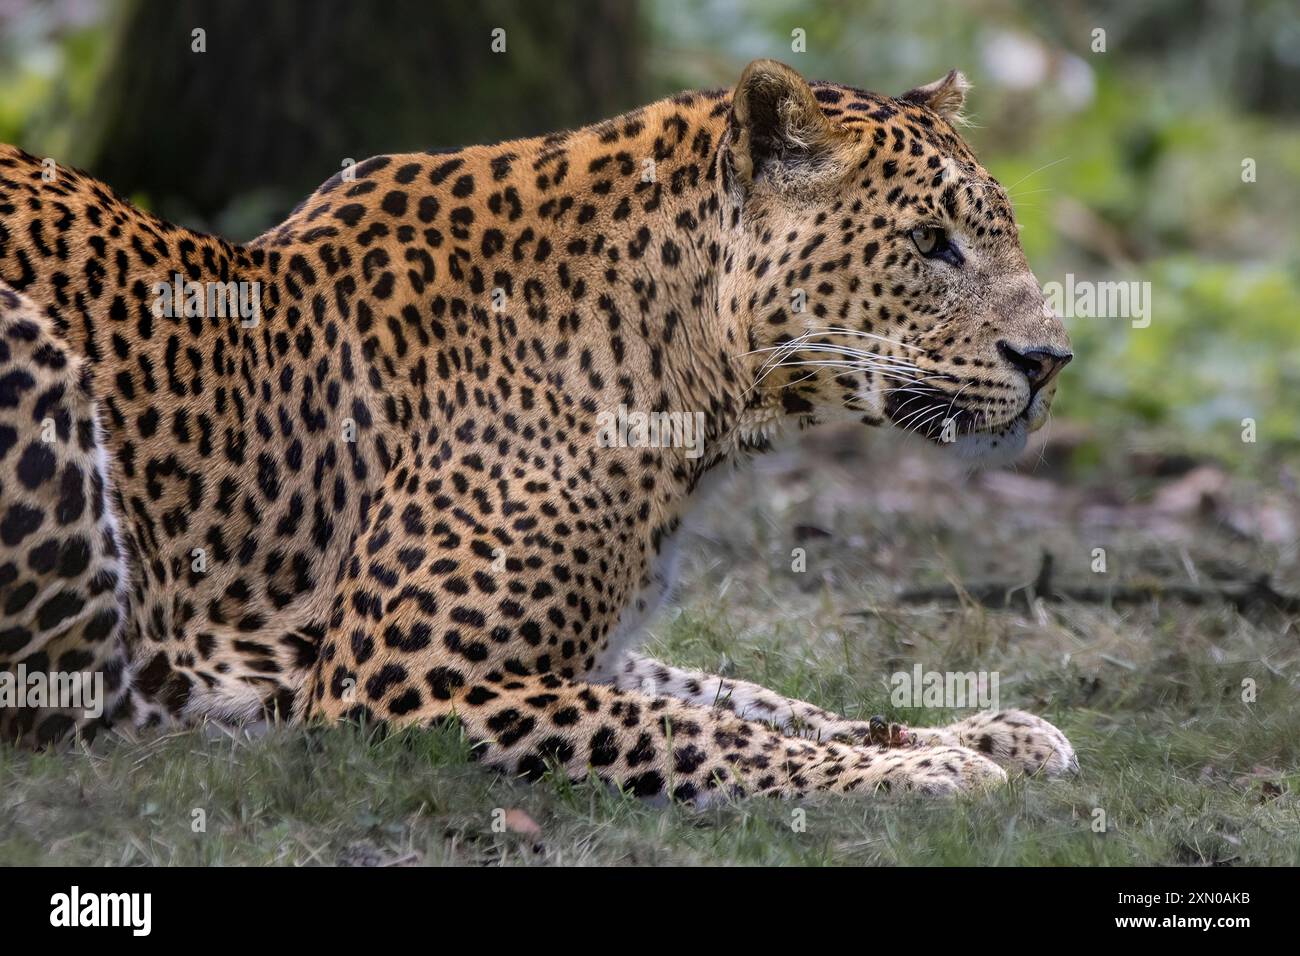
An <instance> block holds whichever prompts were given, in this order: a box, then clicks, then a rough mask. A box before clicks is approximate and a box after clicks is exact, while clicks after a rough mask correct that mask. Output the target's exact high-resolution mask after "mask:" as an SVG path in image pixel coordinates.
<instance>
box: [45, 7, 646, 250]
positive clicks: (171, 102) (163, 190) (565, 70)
mask: <svg viewBox="0 0 1300 956" xmlns="http://www.w3.org/2000/svg"><path fill="white" fill-rule="evenodd" d="M638 26H639V24H638V19H637V11H636V6H635V4H634V3H633V2H630V0H566V2H561V3H538V2H531V0H477V2H476V0H441V2H429V0H389V2H385V3H383V4H370V3H358V2H356V0H317V2H283V0H275V2H271V0H125V2H124V5H123V7H122V8H121V10H120V12H119V16H118V17H117V18H116V20H115V22H114V23H113V24H112V26H111V30H112V39H111V41H110V42H111V43H112V44H113V50H112V52H111V53H110V55H109V56H108V57H107V60H106V65H105V68H104V73H103V76H102V80H101V83H100V86H99V90H98V92H97V94H96V102H95V106H94V108H93V109H92V110H91V111H90V114H89V115H88V116H87V117H86V118H85V119H84V121H82V122H81V123H80V124H79V128H78V137H77V143H78V146H77V148H76V149H75V154H74V155H73V156H72V157H67V158H68V159H69V160H70V161H71V162H74V163H75V164H77V165H79V166H83V167H85V168H87V169H89V170H90V171H91V172H93V173H94V174H95V175H96V176H99V177H101V178H103V179H104V180H106V181H107V182H109V183H111V184H112V185H113V186H114V187H115V188H117V189H118V190H120V191H122V192H124V193H127V194H143V195H144V196H145V197H147V198H148V200H149V201H150V203H151V204H152V205H153V207H154V208H155V209H157V210H158V211H159V212H161V213H163V214H165V215H177V214H178V213H179V214H180V215H181V216H182V217H184V216H187V215H188V216H189V218H193V216H194V215H197V216H198V217H200V218H202V219H204V220H211V219H212V218H213V217H215V216H217V214H218V213H220V212H221V211H223V210H226V209H227V208H228V207H229V205H230V204H231V202H232V200H234V199H236V198H237V197H241V196H246V195H250V194H260V195H262V196H263V197H264V198H265V197H270V198H267V199H266V200H265V202H264V203H263V206H262V207H261V210H260V212H259V213H258V214H256V215H253V216H252V217H251V219H260V218H266V219H270V218H271V217H273V216H274V217H275V218H276V219H278V218H279V217H280V216H283V215H284V214H285V213H286V212H287V211H288V209H289V208H290V207H292V205H293V204H294V203H296V202H297V201H298V199H300V198H302V196H304V195H306V194H307V192H309V191H310V190H311V189H313V188H315V187H316V186H317V185H319V184H320V183H321V182H323V181H324V180H325V179H326V178H328V177H329V176H331V175H333V174H334V173H335V172H337V171H338V170H339V169H340V167H341V165H342V163H343V162H344V160H345V159H353V160H361V159H364V158H365V157H367V156H372V155H375V154H378V153H391V152H400V151H407V150H423V149H430V148H438V147H455V146H459V145H465V144H469V143H476V142H491V141H494V140H501V139H508V138H513V137H517V136H526V135H533V134H536V133H541V132H546V131H549V130H552V129H560V128H565V127H570V126H574V125H580V124H583V123H587V122H591V121H594V120H597V119H601V118H603V117H605V116H609V115H613V114H616V113H619V112H622V111H624V110H626V109H629V108H631V107H632V106H635V105H637V104H638V103H639V102H640V94H641V84H640V70H639V57H638V52H639V36H638V32H639V31H638ZM498 28H499V29H501V30H504V31H505V34H504V39H505V51H504V52H494V51H493V49H492V44H493V37H494V31H495V30H497V29H498ZM196 29H202V30H203V31H205V37H204V41H205V44H206V52H194V51H193V50H192V45H193V44H194V42H195V41H194V37H193V31H194V30H196ZM268 224H270V223H269V222H264V223H253V222H251V221H250V222H249V223H248V225H249V226H250V227H251V228H261V227H263V226H265V225H268ZM237 238H246V237H245V236H239V237H237Z"/></svg>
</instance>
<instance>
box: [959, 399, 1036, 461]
mask: <svg viewBox="0 0 1300 956" xmlns="http://www.w3.org/2000/svg"><path fill="white" fill-rule="evenodd" d="M1055 392H1056V388H1055V386H1052V387H1049V388H1047V389H1044V390H1043V391H1041V392H1039V393H1038V394H1036V395H1034V397H1033V398H1031V399H1030V400H1029V404H1027V405H1026V406H1025V409H1024V411H1022V412H1021V413H1020V414H1019V415H1017V416H1016V417H1015V418H1013V419H1012V420H1011V421H1010V422H1006V423H1005V424H1002V425H1000V426H998V427H997V428H991V429H987V430H976V431H969V432H966V433H964V434H962V435H959V436H958V437H957V440H956V441H955V442H951V443H949V445H950V447H951V448H952V450H953V452H954V454H956V455H957V457H958V458H961V459H962V460H963V461H969V462H971V463H972V464H974V465H977V466H978V467H981V468H996V467H997V466H998V465H1005V464H1008V463H1009V462H1011V461H1014V460H1015V459H1016V458H1017V457H1018V456H1019V455H1020V453H1021V452H1022V451H1024V450H1025V445H1026V443H1027V442H1028V441H1029V436H1030V435H1032V434H1033V433H1034V432H1036V431H1038V429H1040V428H1042V427H1043V426H1044V425H1045V424H1047V419H1048V417H1049V413H1050V412H1051V409H1052V396H1053V395H1054V394H1055Z"/></svg>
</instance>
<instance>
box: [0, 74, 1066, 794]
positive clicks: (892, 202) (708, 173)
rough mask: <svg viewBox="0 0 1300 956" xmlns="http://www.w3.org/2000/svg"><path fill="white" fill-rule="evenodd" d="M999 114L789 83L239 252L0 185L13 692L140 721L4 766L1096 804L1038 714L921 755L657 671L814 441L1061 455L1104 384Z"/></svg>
mask: <svg viewBox="0 0 1300 956" xmlns="http://www.w3.org/2000/svg"><path fill="white" fill-rule="evenodd" d="M968 89H969V83H968V81H967V80H966V78H965V77H964V75H963V74H962V73H960V72H959V71H956V70H951V71H949V72H948V73H947V74H946V75H945V76H943V77H942V78H940V79H939V80H936V81H934V82H932V83H929V84H926V85H924V86H919V87H916V88H914V89H911V90H909V91H908V92H906V93H903V94H902V95H901V96H897V97H892V96H887V95H884V94H879V93H873V92H870V91H867V90H863V89H859V88H856V87H853V86H848V85H843V84H838V83H832V82H822V81H813V82H810V81H808V80H806V79H805V78H804V77H803V76H802V75H801V74H800V73H799V72H798V71H797V70H795V69H793V68H791V67H789V66H787V65H785V64H782V63H780V62H778V61H775V60H768V59H762V60H756V61H754V62H752V63H750V64H749V65H748V66H747V67H746V68H745V69H744V71H743V73H742V74H741V76H740V77H739V80H738V82H737V83H736V85H735V86H734V87H733V88H729V89H719V90H709V91H689V92H684V93H681V94H678V95H675V96H672V97H670V98H666V99H663V100H660V101H658V102H655V103H652V104H650V105H647V106H644V107H642V108H639V109H635V110H633V111H631V112H628V113H626V114H624V115H622V116H619V117H617V118H614V119H609V120H605V121H602V122H598V123H595V124H594V125H589V126H586V127H583V128H580V129H576V130H571V131H566V132H558V133H552V134H548V135H543V136H537V137H531V138H523V139H514V140H509V141H505V142H501V143H499V144H496V145H488V146H469V147H465V148H458V149H452V150H429V151H427V152H422V153H405V154H392V155H381V156H376V157H373V158H370V159H367V160H364V161H362V162H359V163H351V162H350V161H349V163H348V164H347V165H345V166H344V168H342V169H340V170H339V171H337V172H335V174H334V175H333V176H331V177H330V178H329V179H328V180H326V181H325V182H324V183H323V185H321V186H320V187H319V188H318V189H317V190H316V191H315V192H313V193H312V194H311V195H310V196H308V197H307V198H306V199H305V200H304V201H303V202H301V203H300V204H299V205H298V206H297V207H296V208H295V209H294V210H293V211H292V212H291V213H290V215H289V216H288V218H287V219H285V220H284V221H283V222H282V223H281V224H279V225H277V226H275V227H274V228H271V229H270V230H269V231H267V232H265V233H264V234H262V235H261V236H259V237H257V238H256V239H253V240H251V241H249V242H246V243H242V244H241V243H234V242H230V241H227V240H225V239H222V238H219V237H215V236H211V235H207V234H203V233H200V232H197V231H194V230H191V229H188V228H184V227H181V226H177V225H173V224H171V223H168V222H165V221H163V220H162V219H160V218H158V217H156V216H154V215H153V214H151V213H150V212H147V211H145V210H143V209H140V208H138V207H136V206H135V205H132V204H131V203H130V202H129V201H127V200H126V199H124V198H122V197H121V196H119V195H118V194H117V193H115V192H114V191H113V190H112V189H111V188H110V187H109V186H107V185H105V184H103V183H100V182H98V181H97V180H95V179H94V178H93V177H92V176H90V175H88V174H86V173H83V172H80V171H78V170H75V169H72V168H70V167H66V166H62V165H60V164H58V163H57V162H55V161H53V160H49V159H43V158H38V157H36V156H33V155H31V154H28V153H26V152H24V151H22V150H20V149H18V148H16V147H11V146H5V147H0V282H3V286H4V287H3V291H0V483H2V484H0V491H3V496H2V498H0V502H2V504H0V670H3V671H14V669H15V668H17V667H19V666H20V665H21V666H22V667H24V668H25V669H26V670H27V671H28V672H29V673H32V672H44V671H51V672H77V673H79V674H81V675H82V676H84V677H86V679H87V680H90V679H92V678H95V679H102V681H103V696H104V698H105V703H104V707H103V710H104V712H103V713H102V714H100V715H99V716H92V715H90V714H89V713H88V712H86V711H85V710H78V709H76V708H69V707H61V706H57V704H58V703H59V702H58V701H47V702H45V704H44V705H40V704H29V705H28V706H26V707H22V706H19V707H7V708H4V709H3V711H2V712H0V713H2V714H3V716H0V730H3V732H4V735H5V736H6V737H7V738H9V739H12V740H16V741H18V742H19V743H25V744H30V745H34V746H38V747H52V746H58V745H60V743H61V742H62V741H66V740H67V739H69V738H71V739H80V738H84V737H88V736H91V735H93V734H94V733H95V732H96V730H102V729H103V728H105V727H107V728H113V729H114V731H115V732H116V731H122V732H123V733H130V732H141V731H143V729H146V728H151V727H159V726H179V727H186V726H191V725H194V724H197V723H200V722H204V721H213V722H218V723H226V724H234V725H239V724H248V723H253V722H257V721H263V720H265V721H272V722H280V723H285V724H294V725H297V724H313V723H319V724H331V723H347V722H352V723H356V722H360V723H365V724H368V725H372V726H377V727H382V728H394V729H398V728H408V727H413V728H433V727H443V726H454V727H458V728H459V732H460V733H461V734H463V736H464V738H465V740H466V741H467V743H468V748H469V752H470V753H471V755H472V756H473V758H474V759H476V760H478V761H480V762H482V763H483V764H485V765H486V766H488V767H491V768H493V769H494V770H495V771H497V772H499V773H503V774H505V775H507V776H510V777H516V778H522V779H525V780H530V781H536V780H539V779H541V778H542V777H544V776H546V775H547V774H552V773H554V774H562V775H564V776H567V777H568V778H570V779H573V780H586V779H590V780H594V781H599V782H601V783H604V784H607V785H609V786H611V787H613V788H616V789H618V790H619V791H621V792H624V793H628V794H632V795H634V796H636V797H640V798H645V799H649V800H666V801H678V802H682V803H687V804H703V803H708V802H709V801H711V800H714V799H719V798H730V797H732V796H736V795H743V796H751V795H754V796H757V795H763V796H776V797H786V798H791V797H803V796H807V795H813V794H860V795H864V796H869V795H876V794H882V793H886V792H900V793H919V794H930V795H941V794H959V793H966V792H976V791H980V792H982V791H985V790H988V789H990V788H993V787H996V786H1000V785H1002V784H1005V783H1007V782H1008V781H1009V780H1010V779H1011V777H1012V776H1040V777H1045V778H1046V777H1057V776H1061V775H1066V774H1072V773H1075V772H1077V771H1078V768H1079V765H1078V760H1077V757H1076V755H1075V752H1074V749H1073V747H1072V746H1071V744H1070V743H1069V741H1068V740H1067V738H1066V737H1065V735H1064V734H1063V733H1062V732H1061V731H1060V730H1059V729H1058V728H1056V727H1055V726H1053V725H1052V724H1051V723H1049V722H1048V721H1046V720H1044V719H1043V718H1041V717H1038V716H1035V715H1033V714H1030V713H1027V712H1025V711H1021V710H1014V709H1004V710H997V711H985V712H981V713H976V714H974V715H973V716H970V717H966V718H964V719H962V720H958V721H957V722H955V723H952V724H949V725H947V726H941V727H933V728H906V727H903V726H902V725H888V726H886V725H884V724H882V722H881V721H880V720H878V719H875V718H873V719H870V720H861V719H856V718H853V717H845V716H841V715H839V714H836V713H833V712H831V711H828V710H826V709H824V708H822V707H820V706H817V705H816V704H815V703H811V702H807V701H800V700H793V699H790V698H787V697H785V696H783V695H781V694H778V693H776V692H774V691H772V690H769V689H767V688H765V687H763V686H761V685H759V684H757V683H753V682H749V681H746V680H743V679H741V678H739V677H733V676H722V675H717V674H709V673H704V672H699V671H695V670H689V669H685V668H679V667H675V666H671V665H669V664H667V663H664V662H661V661H658V660H655V659H653V658H651V657H649V656H646V655H645V654H643V653H642V652H641V647H642V645H643V644H644V642H645V640H646V636H647V634H648V633H649V631H648V627H649V622H650V620H651V618H652V616H653V615H654V614H655V613H656V610H657V609H658V608H659V607H660V606H661V605H662V604H663V603H664V602H665V601H666V600H668V599H670V598H671V596H672V593H673V589H674V580H675V575H676V573H677V567H678V565H679V556H680V550H681V548H680V545H681V542H682V541H683V540H684V536H685V535H686V533H687V532H689V529H690V528H691V527H692V526H693V524H692V523H693V522H694V521H696V520H697V519H698V516H699V515H700V513H701V511H702V509H703V508H705V507H706V506H704V505H702V502H704V501H706V500H708V498H709V496H710V494H711V489H712V488H714V487H716V486H717V485H718V484H719V482H722V481H725V480H726V478H727V477H728V476H730V475H732V474H734V473H735V472H736V471H738V470H740V469H742V468H744V467H745V466H746V464H747V463H748V462H750V461H752V460H753V459H754V458H755V457H756V456H758V455H759V454H761V453H763V452H764V451H767V450H768V449H770V448H772V447H773V446H774V444H776V443H778V442H780V441H782V440H784V439H785V438H786V437H787V436H790V435H795V436H797V435H798V434H799V433H800V432H802V431H803V430H805V429H808V428H811V427H814V426H818V425H822V424H826V423H833V422H838V423H845V422H849V423H860V424H863V425H866V426H870V427H876V428H886V429H893V430H896V431H898V430H901V431H904V432H908V433H911V434H912V435H914V436H919V439H920V440H922V441H925V442H928V443H931V444H934V445H937V446H939V447H941V448H942V449H945V450H946V452H947V453H949V454H953V455H957V456H959V457H961V458H962V459H963V460H966V461H969V462H971V463H972V464H974V465H994V464H999V463H1002V462H1005V461H1007V460H1010V459H1012V458H1014V457H1015V456H1016V455H1018V454H1019V453H1020V451H1021V450H1022V449H1023V448H1024V447H1025V445H1026V442H1027V440H1028V436H1029V434H1030V433H1031V432H1033V431H1035V430H1036V429H1038V428H1039V427H1041V425H1042V424H1043V423H1044V421H1045V420H1046V419H1047V416H1048V413H1049V410H1050V405H1051V401H1052V398H1053V395H1054V394H1055V390H1056V384H1057V374H1058V372H1059V371H1060V370H1061V368H1062V367H1063V366H1064V365H1065V364H1066V363H1067V362H1069V361H1070V359H1071V351H1070V341H1069V337H1068V335H1067V333H1066V330H1065V329H1064V327H1063V325H1062V323H1061V321H1060V320H1059V319H1058V318H1057V317H1056V316H1055V315H1053V313H1052V311H1051V310H1050V309H1049V308H1048V307H1047V305H1046V304H1045V301H1044V297H1043V295H1042V292H1041V290H1040V287H1039V285H1038V283H1037V281H1036V279H1035V277H1034V275H1033V273H1032V271H1031V270H1030V268H1029V265H1028V262H1027V259H1026V256H1025V253H1024V251H1023V248H1022V246H1021V243H1020V237H1019V231H1018V226H1017V224H1016V220H1015V215H1014V212H1013V209H1012V205H1011V202H1010V199H1009V197H1008V194H1007V191H1006V190H1005V189H1004V188H1003V187H1002V186H1001V185H1000V184H999V183H998V181H997V180H995V179H994V178H993V177H992V176H991V175H990V174H989V173H988V172H987V170H985V169H984V168H983V167H982V166H981V165H980V164H979V162H978V161H977V160H976V158H975V155H974V153H973V152H972V150H971V148H970V147H969V146H968V145H967V143H966V141H965V139H964V138H963V137H962V135H961V133H960V132H959V129H960V128H961V126H962V124H963V119H962V115H963V114H962V110H963V107H964V104H965V100H966V97H967V92H968ZM625 413H626V415H627V416H628V419H627V420H631V416H634V415H642V416H645V417H647V418H655V416H659V417H658V418H655V420H656V421H664V422H669V423H671V422H678V421H686V420H689V421H692V422H695V423H697V426H698V427H697V429H696V431H697V432H698V434H697V435H695V436H694V437H695V440H694V441H689V442H688V441H683V440H681V439H682V435H683V434H684V432H681V431H680V430H677V431H675V430H674V429H673V428H670V427H665V428H664V429H661V430H659V431H657V432H650V431H645V430H640V429H635V428H634V429H630V430H628V431H627V433H626V434H625V435H623V436H622V437H623V438H625V439H626V440H613V439H611V436H610V429H609V428H607V427H606V425H605V424H603V423H608V422H609V421H610V416H611V415H624V414H625ZM665 416H666V417H665ZM673 416H679V417H678V418H674V417H673ZM681 416H685V418H681ZM643 420H644V419H643ZM693 516H694V517H693Z"/></svg>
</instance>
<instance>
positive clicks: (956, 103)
mask: <svg viewBox="0 0 1300 956" xmlns="http://www.w3.org/2000/svg"><path fill="white" fill-rule="evenodd" d="M969 90H970V80H968V79H966V76H965V74H963V73H962V72H961V71H960V70H949V71H948V73H947V75H946V76H944V77H943V78H942V79H939V80H935V81H934V82H933V83H927V84H925V86H918V87H917V88H916V89H914V90H908V91H907V92H906V93H904V94H903V95H902V96H900V97H899V99H900V100H906V101H907V102H909V103H917V104H919V105H921V106H928V107H929V108H930V109H932V110H934V111H935V112H936V113H938V114H939V115H940V116H942V117H943V118H944V119H946V120H947V121H948V122H949V123H953V124H957V123H961V122H963V117H962V112H961V109H962V107H963V106H964V105H965V104H966V93H967V91H969Z"/></svg>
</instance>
